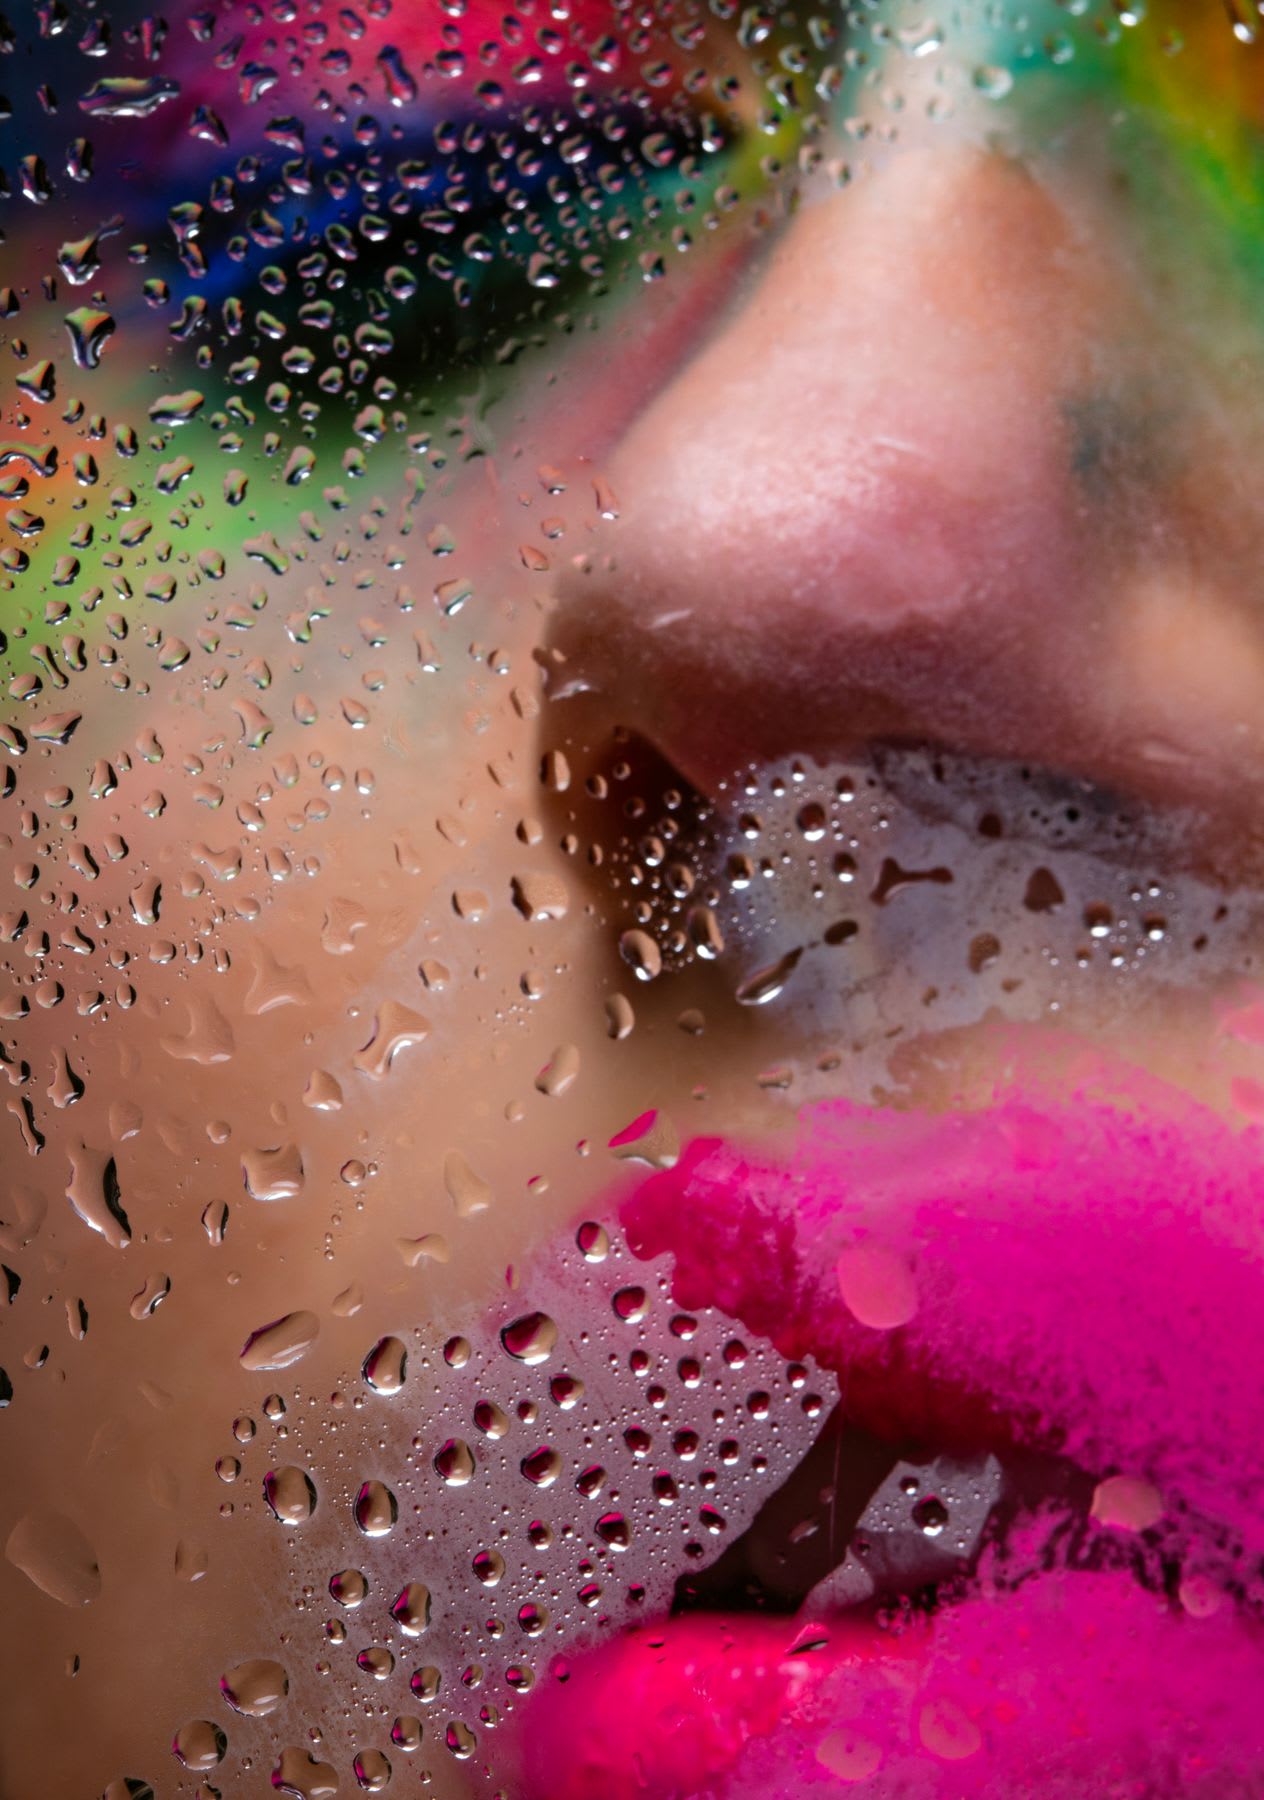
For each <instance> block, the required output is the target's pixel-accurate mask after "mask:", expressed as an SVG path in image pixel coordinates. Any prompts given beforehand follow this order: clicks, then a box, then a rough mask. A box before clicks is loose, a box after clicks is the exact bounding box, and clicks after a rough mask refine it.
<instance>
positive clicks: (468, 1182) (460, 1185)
mask: <svg viewBox="0 0 1264 1800" xmlns="http://www.w3.org/2000/svg"><path fill="white" fill-rule="evenodd" d="M443 1185H444V1187H445V1188H446V1189H447V1191H448V1198H449V1199H450V1200H451V1202H452V1204H453V1206H454V1207H455V1208H456V1213H457V1217H458V1218H461V1219H470V1218H473V1217H474V1215H475V1214H476V1213H481V1212H486V1211H487V1209H488V1207H489V1206H490V1205H491V1203H492V1190H491V1188H490V1186H489V1185H488V1183H487V1182H485V1181H484V1180H483V1178H482V1176H481V1175H476V1174H475V1173H474V1171H473V1169H472V1168H471V1167H470V1165H469V1163H468V1162H466V1160H465V1158H464V1157H463V1156H462V1155H461V1153H460V1151H459V1150H449V1152H448V1154H447V1155H446V1156H445V1157H444V1159H443Z"/></svg>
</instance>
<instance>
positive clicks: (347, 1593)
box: [329, 1569, 369, 1610]
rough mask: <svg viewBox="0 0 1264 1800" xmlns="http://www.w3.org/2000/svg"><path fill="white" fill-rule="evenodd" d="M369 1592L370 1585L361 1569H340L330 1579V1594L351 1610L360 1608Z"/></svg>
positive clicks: (340, 1604)
mask: <svg viewBox="0 0 1264 1800" xmlns="http://www.w3.org/2000/svg"><path fill="white" fill-rule="evenodd" d="M368 1591H369V1584H368V1582H367V1581H366V1579H365V1577H364V1576H363V1575H362V1574H361V1572H360V1570H359V1569H340V1570H339V1571H338V1573H337V1574H336V1575H331V1576H330V1577H329V1592H330V1593H331V1594H332V1595H333V1597H334V1599H335V1600H336V1601H337V1602H338V1604H339V1606H345V1607H347V1608H348V1609H349V1610H350V1609H352V1608H354V1607H357V1606H359V1605H360V1604H361V1603H362V1602H363V1600H364V1599H365V1597H366V1595H367V1594H368Z"/></svg>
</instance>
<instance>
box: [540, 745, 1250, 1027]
mask: <svg viewBox="0 0 1264 1800" xmlns="http://www.w3.org/2000/svg"><path fill="white" fill-rule="evenodd" d="M572 754H573V755H574V756H575V760H576V763H577V770H576V775H575V779H574V780H573V781H571V782H569V783H568V789H567V797H566V800H565V801H564V802H562V803H560V804H559V807H558V809H557V810H558V812H559V814H561V815H562V816H563V817H564V820H565V823H566V825H567V826H568V827H569V835H568V836H565V837H564V839H563V843H564V847H565V846H567V845H569V847H570V848H571V850H572V853H573V854H574V855H575V856H576V858H577V860H578V859H580V858H581V857H584V858H586V860H587V862H588V863H589V864H590V865H595V866H596V868H597V870H598V871H599V872H598V874H597V875H596V876H595V877H594V878H593V879H595V880H596V882H597V883H598V885H602V886H604V887H605V890H606V892H607V894H608V896H609V898H608V901H607V917H608V919H609V923H610V928H611V930H612V932H613V933H614V935H615V937H616V939H617V946H618V953H619V956H620V958H621V960H622V962H623V963H624V964H625V965H626V968H627V971H628V974H629V975H630V977H631V978H632V979H631V991H632V994H633V995H635V993H636V991H637V990H638V989H640V988H642V987H644V986H646V985H648V984H652V983H656V982H658V981H659V978H660V977H661V976H663V975H664V974H668V975H670V974H671V973H672V972H675V971H681V970H684V969H687V968H690V967H692V968H694V969H695V970H697V971H698V972H700V973H708V981H707V984H706V986H704V987H701V988H700V987H698V986H697V985H696V983H695V984H693V985H691V986H690V987H689V992H688V999H689V1000H690V1001H692V1000H693V999H694V998H695V997H698V998H700V999H701V1000H702V1001H703V1003H704V1010H700V1009H698V1008H696V1007H692V1006H688V1005H687V1006H686V1007H685V1010H684V1012H682V1014H681V1024H682V1026H683V1028H684V1029H686V1030H688V1029H689V1028H690V1022H691V1021H693V1024H694V1028H695V1029H697V1030H701V1029H702V1027H703V1024H704V1022H705V1010H708V1009H709V1010H710V1011H712V1012H717V1011H725V1010H727V1009H728V1008H729V1006H731V1005H733V1004H736V1005H737V1006H740V1007H745V1008H750V1007H764V1006H768V1005H770V1004H771V1003H774V1002H777V1001H778V1000H780V999H782V997H783V996H784V997H785V1000H786V1002H787V1004H791V1005H793V1007H794V1009H795V1015H796V1019H797V1020H798V1021H799V1022H800V1023H802V1022H804V1021H809V1022H811V1023H812V1024H814V1025H815V1026H816V1027H818V1028H820V1029H822V1030H829V1031H834V1032H839V1031H841V1032H845V1033H846V1036H847V1041H848V1043H849V1047H850V1048H851V1049H852V1050H853V1051H855V1050H858V1049H860V1048H863V1047H864V1045H865V1044H866V1042H871V1041H873V1040H874V1039H875V1038H877V1039H881V1038H883V1037H885V1035H886V1033H887V1031H888V1029H889V1027H890V1026H891V1025H892V1024H899V1023H900V1021H901V1018H903V1020H904V1021H905V1023H906V1024H907V1021H908V1019H909V1018H915V1019H917V1021H918V1023H919V1028H924V1029H928V1030H935V1029H941V1028H944V1027H950V1026H957V1025H961V1024H965V1023H970V1022H972V1021H974V1020H976V1019H978V1018H980V1017H982V1016H984V1015H985V1014H987V1013H988V1012H989V1011H990V1012H992V1013H994V1014H996V1015H998V1016H1003V1017H1007V1018H1014V1019H1027V1018H1032V1019H1040V1018H1048V1017H1050V1016H1054V1015H1057V1014H1059V1013H1064V1012H1065V1013H1066V1014H1067V1015H1068V1016H1069V1017H1071V1018H1074V1017H1076V1016H1077V1014H1078V1011H1079V1009H1082V1008H1085V1007H1090V1008H1091V1007H1095V1006H1100V1005H1103V1004H1106V1005H1109V1006H1111V1007H1112V1008H1114V1009H1116V1011H1117V1010H1118V1007H1119V1005H1120V1004H1121V1002H1122V1003H1123V1004H1125V1005H1127V1004H1128V1003H1130V1002H1132V1001H1134V1000H1135V1001H1139V1002H1143V1001H1145V1000H1146V999H1147V998H1150V997H1152V996H1153V995H1154V994H1155V993H1156V992H1157V991H1158V990H1159V989H1160V988H1161V987H1162V986H1163V985H1166V984H1173V985H1180V984H1186V983H1189V982H1190V981H1192V980H1202V981H1206V980H1223V979H1224V978H1225V977H1226V976H1228V975H1231V974H1235V973H1236V974H1242V975H1248V974H1250V973H1252V971H1253V970H1254V969H1255V967H1256V962H1257V958H1256V953H1255V949H1254V944H1255V940H1256V932H1257V927H1258V914H1259V909H1258V906H1257V905H1256V903H1255V902H1254V900H1253V899H1252V896H1251V893H1250V891H1249V889H1242V890H1240V891H1239V892H1237V893H1235V894H1231V895H1229V896H1226V893H1225V890H1224V887H1223V885H1222V884H1221V882H1220V881H1219V880H1217V879H1216V877H1215V876H1214V875H1213V874H1211V873H1207V872H1202V871H1199V870H1198V869H1197V868H1196V867H1195V866H1194V857H1193V855H1192V854H1191V852H1192V847H1193V846H1194V845H1195V844H1196V837H1197V824H1196V821H1194V820H1192V819H1186V818H1184V817H1182V816H1172V815H1167V816H1165V817H1164V818H1162V819H1160V818H1158V817H1157V816H1155V815H1153V814H1151V813H1149V812H1148V811H1147V809H1146V808H1145V807H1144V806H1143V805H1142V804H1141V803H1139V802H1136V801H1129V800H1124V799H1121V798H1120V797H1119V796H1116V795H1112V794H1109V793H1106V792H1104V791H1102V790H1100V789H1098V788H1096V787H1095V786H1094V785H1093V784H1092V783H1089V782H1079V781H1074V780H1070V779H1067V778H1065V777H1060V776H1053V775H1050V774H1047V773H1045V772H1043V771H1041V770H1038V769H1031V768H1022V767H1018V766H1016V765H1001V764H993V763H986V762H978V761H975V760H974V759H972V758H969V757H966V756H961V755H948V754H945V753H939V752H933V751H929V750H925V751H922V750H912V749H909V750H899V751H896V750H875V751H874V752H873V753H871V754H869V755H866V756H863V757H859V758H857V759H855V760H852V761H850V762H846V763H839V764H836V765H833V766H830V767H822V766H820V765H818V764H817V763H815V762H811V761H800V760H790V761H787V762H785V763H784V764H778V765H773V766H770V767H761V768H759V769H757V770H751V771H748V772H744V773H740V774H738V775H737V776H735V777H734V778H733V779H732V780H731V781H729V782H726V783H722V784H720V786H719V788H718V789H717V792H716V795H715V797H714V798H713V799H712V800H710V801H704V800H702V799H701V798H700V797H699V796H698V795H697V794H696V793H694V792H693V791H692V790H690V789H689V788H688V787H687V786H686V785H682V784H681V783H680V782H679V780H678V779H676V778H675V777H674V776H673V772H672V771H671V770H670V768H668V767H667V766H666V765H664V764H663V763H662V762H661V761H660V760H659V759H658V758H656V757H655V756H654V755H653V754H652V753H651V752H649V751H648V750H647V749H646V747H645V746H643V745H638V744H636V743H635V741H627V740H625V741H624V743H623V744H622V745H619V744H616V745H615V746H614V747H613V749H612V748H610V747H608V746H604V745H603V746H601V747H599V748H597V749H595V750H590V751H588V752H587V753H586V755H585V756H584V757H583V758H582V759H581V758H580V756H579V753H578V752H575V751H573V752H572ZM657 991H658V990H657V989H656V990H655V992H657ZM632 1006H633V1002H632V1000H631V999H626V1000H624V1001H622V1004H621V1007H620V1008H619V1009H618V1011H617V1012H616V1013H615V1014H613V1015H612V1022H611V1031H612V1035H618V1033H619V1031H620V1028H621V1027H620V1018H621V1016H622V1012H623V1009H624V1008H626V1009H627V1013H628V1016H629V1018H630V1017H631V1015H632Z"/></svg>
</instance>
